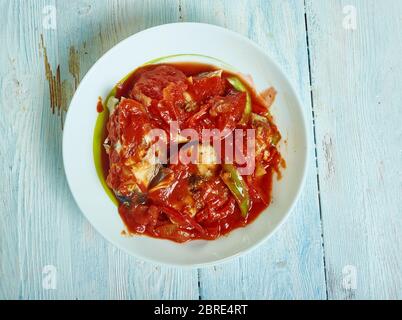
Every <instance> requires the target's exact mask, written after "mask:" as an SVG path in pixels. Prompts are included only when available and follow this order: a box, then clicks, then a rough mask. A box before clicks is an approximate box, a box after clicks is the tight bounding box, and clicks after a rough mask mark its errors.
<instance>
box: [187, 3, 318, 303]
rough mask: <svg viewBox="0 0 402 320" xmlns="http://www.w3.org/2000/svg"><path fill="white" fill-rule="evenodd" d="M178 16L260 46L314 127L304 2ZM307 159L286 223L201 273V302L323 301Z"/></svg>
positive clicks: (230, 6) (220, 6)
mask: <svg viewBox="0 0 402 320" xmlns="http://www.w3.org/2000/svg"><path fill="white" fill-rule="evenodd" d="M181 14H182V17H183V20H184V21H199V22H207V23H213V24H217V25H221V26H224V27H227V28H229V29H232V30H234V31H237V32H239V33H242V34H244V35H246V36H248V37H250V38H251V39H252V40H254V41H255V42H257V43H258V44H260V45H261V46H262V47H263V48H264V49H265V50H266V51H267V52H268V53H269V54H270V55H271V56H272V57H273V58H274V59H275V60H276V61H277V62H279V63H280V65H281V66H282V68H283V70H284V71H285V72H286V73H287V74H288V75H289V76H290V78H291V79H292V81H293V83H294V84H295V87H296V89H297V91H298V93H299V95H300V97H301V98H302V100H303V102H304V111H305V116H306V119H308V123H310V124H312V120H311V102H310V90H309V88H310V86H309V71H308V59H307V46H306V33H305V23H304V7H303V1H240V0H236V1H191V2H189V1H183V3H182V12H181ZM311 142H312V143H313V135H312V134H311ZM310 160H311V161H310V165H309V174H308V178H307V183H306V187H305V189H304V192H303V194H302V196H301V199H300V201H299V202H298V204H297V206H296V208H295V210H294V212H293V213H292V214H291V216H290V218H289V220H288V221H287V222H286V223H285V225H284V226H283V227H282V228H281V229H280V230H279V231H278V232H277V233H276V234H275V235H274V236H273V237H272V238H271V239H270V240H268V241H267V242H266V243H265V244H264V245H262V246H261V247H260V248H258V249H257V250H255V251H254V252H253V253H251V254H248V255H247V256H245V257H243V258H240V259H237V260H235V261H233V262H229V263H225V264H223V265H219V266H217V267H213V268H207V269H202V270H201V271H200V289H201V298H202V299H219V298H227V299H295V298H302V299H322V298H325V297H326V286H325V279H324V266H323V252H322V242H321V224H320V214H319V207H318V196H317V179H316V168H315V161H314V153H313V150H312V152H311V155H310Z"/></svg>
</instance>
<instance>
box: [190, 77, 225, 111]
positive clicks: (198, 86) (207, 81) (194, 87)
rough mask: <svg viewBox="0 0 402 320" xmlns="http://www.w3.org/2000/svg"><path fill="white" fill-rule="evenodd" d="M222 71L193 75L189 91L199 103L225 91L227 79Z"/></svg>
mask: <svg viewBox="0 0 402 320" xmlns="http://www.w3.org/2000/svg"><path fill="white" fill-rule="evenodd" d="M221 74H222V71H212V72H204V73H201V74H199V75H197V76H194V77H192V84H191V85H190V86H189V93H190V94H191V96H192V98H193V99H194V100H195V101H196V102H197V103H202V102H204V101H205V100H207V99H208V98H210V97H213V96H221V95H223V94H224V92H225V80H224V79H223V78H222V77H221Z"/></svg>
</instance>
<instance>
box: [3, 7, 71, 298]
mask: <svg viewBox="0 0 402 320" xmlns="http://www.w3.org/2000/svg"><path fill="white" fill-rule="evenodd" d="M2 4H3V5H4V6H5V7H4V8H2V12H6V13H7V20H6V26H5V28H2V30H1V32H2V38H3V39H7V45H6V46H4V47H3V50H2V52H3V51H4V56H3V57H2V65H3V66H5V65H8V68H7V67H6V68H5V69H2V78H3V75H4V78H3V79H4V82H3V86H2V97H4V98H5V99H2V102H1V113H2V114H3V115H6V114H9V116H6V117H5V118H3V117H2V120H3V124H4V126H2V130H3V128H6V130H10V131H9V132H7V131H5V132H4V131H2V133H1V134H2V136H4V137H7V138H6V139H7V140H6V148H7V157H9V159H13V162H12V163H10V165H9V166H8V167H7V168H8V170H9V171H10V172H11V173H12V176H11V179H10V181H8V182H7V183H8V184H9V187H7V186H6V188H10V186H11V190H10V191H11V194H9V195H6V197H7V196H8V197H11V198H9V199H11V200H12V202H10V203H8V204H7V205H6V207H5V208H4V211H3V210H2V211H1V216H2V218H4V217H6V218H7V217H13V218H12V220H11V221H12V223H10V224H8V225H6V226H7V230H3V232H2V256H1V260H2V261H6V263H7V264H9V265H7V268H6V269H2V273H1V276H2V281H1V283H2V285H3V283H6V284H7V287H6V289H3V286H1V287H2V290H1V294H2V296H3V297H4V298H14V299H15V298H27V299H31V298H54V297H56V296H57V294H56V293H55V291H52V290H44V288H43V286H42V279H43V275H42V271H43V268H44V267H45V266H46V265H49V264H51V265H54V266H55V267H56V268H57V273H58V279H63V280H64V281H60V282H59V286H58V290H59V292H65V290H69V289H71V281H70V279H71V278H70V277H71V272H69V265H68V262H69V261H70V256H69V250H65V243H64V242H63V241H62V239H63V238H64V235H65V230H66V229H68V225H66V224H65V222H66V218H65V216H64V213H65V211H64V208H65V207H66V205H65V202H64V198H65V194H63V192H64V193H65V192H66V191H67V187H66V184H65V182H64V179H63V177H62V174H61V173H62V163H61V158H60V134H61V123H60V121H57V122H56V121H55V119H54V118H53V116H52V115H51V112H50V109H49V107H48V102H47V101H46V100H47V97H46V93H47V92H48V90H47V84H46V81H45V77H44V74H43V62H42V57H41V55H40V49H39V39H40V38H39V33H37V32H35V30H40V29H41V28H42V9H43V7H44V6H45V5H49V4H50V5H51V4H52V2H51V1H46V2H45V1H30V2H28V3H27V2H23V1H9V2H7V3H4V2H3V3H2ZM53 4H54V3H53ZM3 10H4V11H3ZM5 35H7V37H6V36H5ZM55 41H56V38H55V37H52V38H49V43H55ZM3 58H4V59H5V60H3ZM3 72H4V73H3ZM10 111H11V112H10ZM50 119H52V120H50ZM2 169H3V167H2ZM6 190H7V189H6ZM2 193H3V192H2ZM3 241H4V242H3ZM7 243H8V244H12V248H13V250H8V251H5V252H4V251H3V244H6V245H7ZM67 246H68V245H67ZM9 248H10V247H9ZM10 287H11V288H10ZM10 289H11V290H10Z"/></svg>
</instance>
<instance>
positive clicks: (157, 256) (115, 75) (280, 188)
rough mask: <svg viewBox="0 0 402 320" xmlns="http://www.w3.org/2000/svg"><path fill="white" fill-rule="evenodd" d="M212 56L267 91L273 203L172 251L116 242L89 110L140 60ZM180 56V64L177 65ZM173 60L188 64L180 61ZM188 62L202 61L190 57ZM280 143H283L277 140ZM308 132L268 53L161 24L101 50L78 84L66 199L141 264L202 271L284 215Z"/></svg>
mask: <svg viewBox="0 0 402 320" xmlns="http://www.w3.org/2000/svg"><path fill="white" fill-rule="evenodd" d="M178 54H200V55H205V56H210V57H214V58H216V59H219V60H221V61H224V62H225V63H227V64H229V65H231V66H234V67H235V68H236V69H237V70H239V71H240V72H242V73H245V74H250V75H252V76H253V79H254V82H255V84H256V86H257V88H258V89H259V90H263V89H265V88H267V87H268V86H271V85H272V86H274V87H275V88H276V90H277V91H278V96H277V99H276V101H275V104H274V105H273V108H272V113H273V116H274V118H275V121H276V123H277V125H278V127H279V130H280V132H281V133H282V135H283V140H282V143H281V146H280V150H281V152H282V155H283V157H284V158H285V160H286V162H287V169H286V170H284V171H283V178H282V179H281V180H279V181H275V182H274V187H273V194H272V197H273V202H272V204H271V205H270V206H269V207H268V209H267V210H265V211H264V212H263V213H262V214H261V215H260V216H259V217H258V218H257V219H256V220H255V221H254V222H253V223H252V224H250V225H248V226H247V227H245V228H240V229H237V230H234V231H233V232H231V233H230V234H229V235H228V236H224V237H221V238H219V239H217V240H214V241H202V240H197V241H192V242H189V243H185V244H176V243H174V242H171V241H168V240H160V239H153V238H149V237H144V236H134V237H123V236H121V231H122V230H123V229H124V225H123V223H122V221H121V219H120V216H119V214H118V212H117V208H116V206H115V205H114V204H113V203H112V201H111V200H110V198H109V197H108V196H107V195H106V193H105V190H104V189H103V187H102V185H101V183H100V181H99V178H98V176H97V174H96V170H95V165H94V161H93V151H92V142H93V134H94V126H95V122H96V119H97V116H98V113H97V111H96V103H97V100H98V97H99V96H103V97H104V98H105V97H106V95H107V94H108V93H109V91H110V90H111V89H112V88H113V86H114V85H115V84H116V83H117V82H118V81H119V80H120V79H122V78H123V77H124V76H125V75H127V74H128V73H129V72H130V71H132V70H134V69H135V68H137V67H139V66H140V65H142V64H144V63H146V62H147V61H150V60H153V59H156V58H159V57H163V56H169V55H178ZM180 57H181V58H180ZM175 59H176V60H177V59H178V60H185V61H188V60H189V58H188V57H186V56H179V57H176V58H175ZM191 60H192V61H204V60H203V58H202V57H199V58H197V56H194V59H191ZM284 140H286V141H287V143H284V142H283V141H284ZM307 141H308V139H307V130H306V124H305V120H304V117H303V113H302V107H301V103H300V100H299V99H298V97H297V95H296V93H295V91H294V89H293V88H292V86H291V85H290V83H289V81H288V80H287V78H286V76H285V75H284V74H283V73H282V71H281V70H280V69H279V67H278V66H277V65H276V64H275V63H274V62H273V61H272V60H271V58H270V57H269V56H267V54H266V53H265V52H264V51H263V50H261V49H260V48H259V47H257V46H256V45H255V44H254V43H252V42H251V41H250V40H248V39H247V38H245V37H243V36H241V35H239V34H237V33H234V32H231V31H229V30H226V29H223V28H220V27H217V26H212V25H207V24H198V23H175V24H167V25H162V26H158V27H154V28H151V29H147V30H145V31H142V32H140V33H137V34H135V35H133V36H131V37H129V38H127V39H126V40H124V41H122V42H120V43H119V44H117V45H116V46H115V47H113V48H112V49H111V50H110V51H108V52H107V53H106V54H105V55H104V56H103V57H102V58H100V59H99V60H98V62H97V63H96V64H95V65H94V66H93V67H92V68H91V70H90V71H89V72H88V73H87V75H86V76H85V78H84V79H83V80H82V81H81V84H80V86H79V87H78V89H77V91H76V93H75V95H74V97H73V99H72V101H71V104H70V107H69V109H68V113H67V118H66V122H65V127H64V137H63V160H64V168H65V172H66V176H67V180H68V184H69V186H70V189H71V192H72V194H73V196H74V198H75V200H76V202H77V204H78V206H79V207H80V209H81V211H82V212H83V213H84V214H85V216H86V217H87V219H88V220H89V221H90V223H91V224H92V225H93V226H94V227H95V228H96V230H98V232H99V233H100V234H102V235H103V236H104V237H105V238H106V239H107V240H109V241H110V242H111V243H113V244H114V245H116V246H117V247H119V248H121V249H123V250H125V251H126V252H128V253H130V254H132V255H134V256H136V257H139V258H142V259H144V260H148V261H153V262H157V263H163V264H169V265H176V266H193V267H199V266H205V265H211V264H216V263H217V262H222V261H224V260H227V259H229V258H232V257H235V256H239V255H240V254H243V253H245V252H247V251H249V250H251V249H252V248H255V247H256V246H257V245H258V244H260V243H261V242H262V241H264V240H265V239H267V238H268V237H269V236H270V235H271V234H272V233H273V232H274V230H276V229H277V227H278V226H279V225H280V224H281V223H282V222H283V221H284V219H285V217H286V216H288V214H289V212H290V211H291V209H292V207H293V206H294V204H295V202H296V199H297V197H298V195H299V194H300V191H301V188H302V186H303V183H304V179H305V175H306V164H307V154H308V152H307V149H308V143H307Z"/></svg>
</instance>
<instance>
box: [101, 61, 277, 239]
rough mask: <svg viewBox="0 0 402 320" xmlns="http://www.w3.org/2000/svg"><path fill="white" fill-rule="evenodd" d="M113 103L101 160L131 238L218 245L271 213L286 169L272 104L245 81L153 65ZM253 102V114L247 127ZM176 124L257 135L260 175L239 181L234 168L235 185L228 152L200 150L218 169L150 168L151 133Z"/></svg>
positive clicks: (201, 68)
mask: <svg viewBox="0 0 402 320" xmlns="http://www.w3.org/2000/svg"><path fill="white" fill-rule="evenodd" d="M231 77H237V78H239V79H240V80H241V82H242V84H243V85H244V90H241V89H239V88H235V87H234V85H233V84H232V82H230V81H229V78H231ZM114 96H115V98H117V99H119V102H118V104H117V106H116V108H115V110H114V111H113V112H112V113H111V114H110V116H109V120H108V123H107V126H106V130H105V135H104V139H105V150H104V152H103V153H102V159H101V161H102V167H103V170H104V175H105V177H106V181H107V184H108V186H109V187H110V188H111V189H112V190H113V191H114V193H115V194H116V197H117V199H118V200H119V203H120V205H119V213H120V216H121V218H122V219H123V221H124V223H125V225H126V226H127V229H128V231H129V232H130V233H132V234H144V235H148V236H151V237H156V238H164V239H169V240H173V241H176V242H185V241H189V240H194V239H206V240H213V239H216V238H217V237H219V236H221V235H225V234H227V233H229V232H230V231H232V230H233V229H236V228H239V227H244V226H246V225H247V224H249V223H251V222H252V221H253V220H255V219H256V218H257V217H258V215H259V214H260V213H261V212H262V211H263V210H264V209H265V208H266V207H267V206H269V204H270V202H271V191H272V183H273V176H274V174H275V173H277V174H279V172H280V167H281V166H283V165H282V164H284V160H283V159H282V157H281V155H280V153H279V151H278V150H277V148H276V145H277V143H278V142H279V140H280V133H279V131H278V129H277V127H276V125H275V124H274V123H273V121H272V117H270V116H269V110H268V108H269V105H267V103H266V102H265V100H264V99H263V98H262V97H261V96H260V95H259V94H258V93H257V92H256V91H255V90H254V88H253V87H252V86H251V85H250V84H249V83H248V82H247V81H245V80H244V79H242V78H240V77H239V75H236V74H233V73H231V72H228V71H226V70H219V69H218V68H217V67H215V66H211V65H205V64H199V63H171V64H156V65H147V66H144V67H141V68H139V69H137V70H136V71H135V72H133V73H132V74H131V75H130V76H128V77H127V78H126V79H125V80H124V81H122V82H121V83H119V84H118V85H117V87H116V90H115V94H114ZM270 98H271V100H272V101H273V98H274V97H272V94H271V96H270ZM248 99H249V100H248ZM100 101H101V100H100ZM248 101H250V103H251V113H250V114H249V115H248V116H247V117H246V119H247V120H246V121H244V118H245V113H246V106H247V102H248ZM272 101H271V103H272ZM98 105H99V102H98ZM101 105H102V110H101V111H99V110H100V108H98V111H99V112H102V111H103V104H101ZM172 121H177V123H178V124H179V128H180V130H184V129H194V130H195V131H196V132H198V133H200V134H201V132H202V130H203V129H219V130H223V129H226V130H228V131H229V132H230V131H233V130H234V129H238V128H241V129H255V132H256V150H257V152H256V157H255V161H256V168H255V170H254V172H253V173H252V174H250V175H244V176H241V175H240V174H238V175H236V174H235V172H237V171H236V170H237V169H238V167H237V169H236V166H237V165H236V164H234V165H233V169H230V170H232V171H231V173H230V174H229V176H230V177H231V180H227V179H224V177H225V174H226V176H228V172H226V171H225V170H228V169H227V166H224V165H222V164H221V163H223V162H225V159H226V158H225V154H224V152H223V153H222V154H220V155H217V154H215V153H214V151H213V149H211V147H210V146H208V145H201V144H198V143H197V144H198V147H197V148H196V149H194V150H197V151H192V152H198V153H200V152H204V153H210V154H211V155H212V156H213V157H215V158H214V159H215V160H216V161H215V162H214V161H213V162H211V163H210V164H207V165H204V164H197V163H196V164H193V163H190V164H183V163H180V162H179V163H164V164H158V163H156V164H155V163H151V161H150V159H151V158H152V156H153V154H151V153H150V152H149V150H150V146H151V145H152V143H153V142H152V141H149V139H147V134H148V133H149V132H150V130H151V129H153V128H160V129H163V130H164V131H165V132H166V133H167V134H169V130H170V129H169V124H170V123H171V122H172ZM223 141H224V140H222V143H223ZM191 150H193V149H191ZM200 150H201V151H200ZM170 156H171V157H172V155H170ZM219 160H220V161H219ZM229 168H232V167H229ZM233 170H234V171H233ZM239 185H240V186H241V188H240V189H236V188H235V187H237V188H239Z"/></svg>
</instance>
